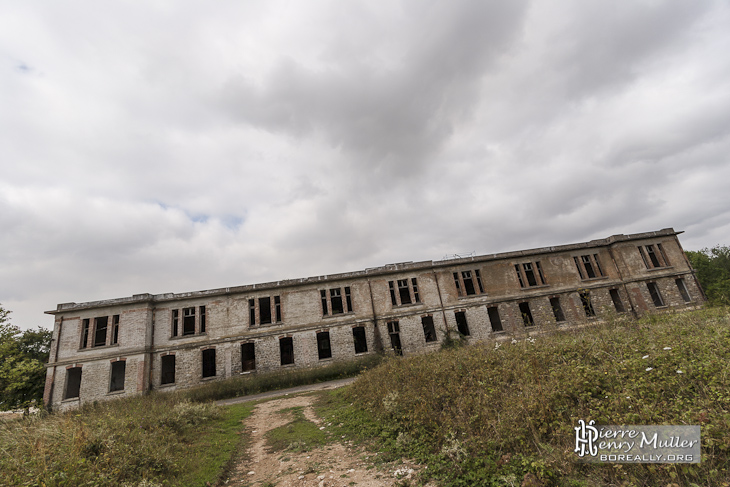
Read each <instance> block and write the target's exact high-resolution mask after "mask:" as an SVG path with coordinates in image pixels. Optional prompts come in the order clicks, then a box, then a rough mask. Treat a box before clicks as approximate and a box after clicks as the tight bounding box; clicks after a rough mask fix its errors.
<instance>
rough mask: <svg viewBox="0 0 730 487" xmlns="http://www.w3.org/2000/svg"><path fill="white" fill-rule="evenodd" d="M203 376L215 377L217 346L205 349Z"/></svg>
mask: <svg viewBox="0 0 730 487" xmlns="http://www.w3.org/2000/svg"><path fill="white" fill-rule="evenodd" d="M203 377H204V378H205V377H215V348H208V349H206V350H203Z"/></svg>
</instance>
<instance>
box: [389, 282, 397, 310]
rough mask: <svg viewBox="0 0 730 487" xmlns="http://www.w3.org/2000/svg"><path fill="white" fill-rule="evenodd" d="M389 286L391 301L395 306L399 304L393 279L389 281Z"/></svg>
mask: <svg viewBox="0 0 730 487" xmlns="http://www.w3.org/2000/svg"><path fill="white" fill-rule="evenodd" d="M388 287H389V288H390V302H391V303H393V306H398V301H396V299H395V286H394V285H393V281H388Z"/></svg>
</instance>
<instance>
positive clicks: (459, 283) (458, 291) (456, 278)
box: [454, 272, 464, 296]
mask: <svg viewBox="0 0 730 487" xmlns="http://www.w3.org/2000/svg"><path fill="white" fill-rule="evenodd" d="M454 284H455V285H456V293H457V294H458V295H459V296H463V295H464V293H462V292H461V282H460V281H459V273H458V272H454Z"/></svg>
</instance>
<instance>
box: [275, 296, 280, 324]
mask: <svg viewBox="0 0 730 487" xmlns="http://www.w3.org/2000/svg"><path fill="white" fill-rule="evenodd" d="M274 311H275V312H276V322H277V323H281V298H280V297H279V296H274Z"/></svg>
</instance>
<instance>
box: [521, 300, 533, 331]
mask: <svg viewBox="0 0 730 487" xmlns="http://www.w3.org/2000/svg"><path fill="white" fill-rule="evenodd" d="M520 314H521V315H522V322H523V323H524V324H525V326H533V325H534V324H535V320H533V319H532V312H531V311H530V303H527V302H525V303H520Z"/></svg>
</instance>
